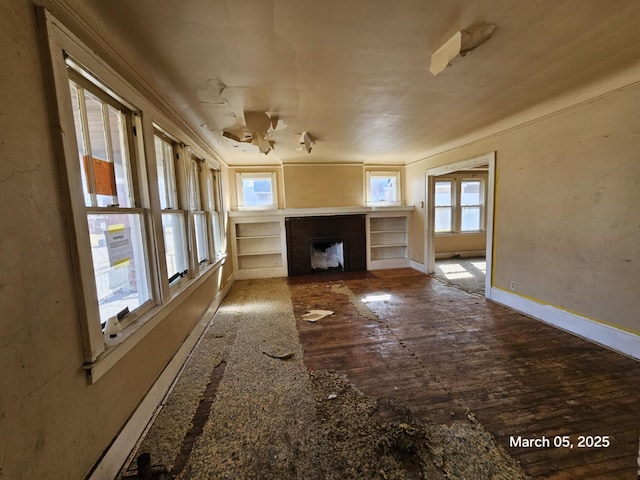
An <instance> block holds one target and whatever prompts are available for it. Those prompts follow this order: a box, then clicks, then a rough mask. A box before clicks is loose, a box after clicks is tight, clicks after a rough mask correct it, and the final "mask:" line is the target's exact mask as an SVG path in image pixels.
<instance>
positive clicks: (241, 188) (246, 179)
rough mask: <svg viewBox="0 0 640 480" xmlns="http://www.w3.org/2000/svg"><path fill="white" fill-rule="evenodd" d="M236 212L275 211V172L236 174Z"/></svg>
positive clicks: (276, 200) (276, 190) (276, 192)
mask: <svg viewBox="0 0 640 480" xmlns="http://www.w3.org/2000/svg"><path fill="white" fill-rule="evenodd" d="M236 195H237V200H238V210H275V209H277V208H278V189H277V185H276V174H275V172H243V173H236Z"/></svg>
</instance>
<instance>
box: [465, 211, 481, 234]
mask: <svg viewBox="0 0 640 480" xmlns="http://www.w3.org/2000/svg"><path fill="white" fill-rule="evenodd" d="M460 230H461V231H463V232H473V231H478V230H480V207H462V216H461V219H460Z"/></svg>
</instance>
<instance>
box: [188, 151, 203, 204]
mask: <svg viewBox="0 0 640 480" xmlns="http://www.w3.org/2000/svg"><path fill="white" fill-rule="evenodd" d="M189 197H190V198H191V208H192V209H193V210H202V197H201V196H200V167H199V166H198V162H196V161H192V162H191V192H190V195H189Z"/></svg>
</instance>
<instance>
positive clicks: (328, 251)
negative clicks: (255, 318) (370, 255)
mask: <svg viewBox="0 0 640 480" xmlns="http://www.w3.org/2000/svg"><path fill="white" fill-rule="evenodd" d="M285 226H286V232H287V263H288V272H289V276H290V277H291V276H296V275H308V274H311V273H322V272H331V271H345V272H350V271H358V270H366V269H367V259H366V234H365V215H329V216H310V217H287V218H286V219H285Z"/></svg>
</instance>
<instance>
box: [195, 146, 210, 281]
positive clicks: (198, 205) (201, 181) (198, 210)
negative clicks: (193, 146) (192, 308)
mask: <svg viewBox="0 0 640 480" xmlns="http://www.w3.org/2000/svg"><path fill="white" fill-rule="evenodd" d="M205 166H206V162H205V160H204V159H203V158H200V157H198V156H197V155H195V154H193V153H191V155H190V159H189V217H190V219H192V223H193V262H194V266H195V269H196V272H197V273H199V271H200V269H202V268H205V267H206V266H207V265H208V264H210V263H211V262H212V260H213V261H215V255H212V250H211V232H212V228H211V227H212V226H211V221H210V220H209V218H208V215H207V210H206V208H205V207H206V204H207V202H208V196H207V189H206V178H204V177H205V175H204V174H203V173H206V168H205ZM198 216H203V217H204V234H205V239H204V245H205V248H206V250H207V251H206V258H204V259H203V260H200V249H199V247H198V243H199V242H198V225H197V221H196V218H197V217H198ZM212 257H213V258H212Z"/></svg>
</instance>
